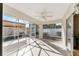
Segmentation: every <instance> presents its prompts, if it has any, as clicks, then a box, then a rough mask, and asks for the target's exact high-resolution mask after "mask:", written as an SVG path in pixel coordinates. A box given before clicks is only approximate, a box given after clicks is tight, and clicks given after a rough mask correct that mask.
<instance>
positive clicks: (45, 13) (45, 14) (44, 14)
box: [35, 9, 53, 20]
mask: <svg viewBox="0 0 79 59" xmlns="http://www.w3.org/2000/svg"><path fill="white" fill-rule="evenodd" d="M51 13H52V12H50V11H47V10H46V9H44V10H43V11H42V12H40V13H39V14H40V15H39V16H35V17H38V18H39V19H44V20H48V18H52V17H53V16H52V15H50V14H51Z"/></svg>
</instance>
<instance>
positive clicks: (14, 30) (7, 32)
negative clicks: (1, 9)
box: [3, 20, 25, 39]
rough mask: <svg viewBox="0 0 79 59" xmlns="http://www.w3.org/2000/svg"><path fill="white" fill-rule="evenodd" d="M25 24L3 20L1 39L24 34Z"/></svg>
mask: <svg viewBox="0 0 79 59" xmlns="http://www.w3.org/2000/svg"><path fill="white" fill-rule="evenodd" d="M24 31H25V24H23V23H17V22H11V21H7V20H3V39H5V38H8V37H17V36H21V35H23V34H25V32H24Z"/></svg>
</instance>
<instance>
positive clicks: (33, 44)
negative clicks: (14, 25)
mask: <svg viewBox="0 0 79 59" xmlns="http://www.w3.org/2000/svg"><path fill="white" fill-rule="evenodd" d="M18 42H19V43H18ZM18 44H19V45H18ZM55 44H56V43H55ZM3 55H4V56H63V54H62V53H61V52H60V51H58V50H56V49H55V48H52V47H51V46H50V45H48V44H46V43H45V42H44V41H42V40H40V39H36V38H22V39H19V41H18V40H17V39H16V40H11V41H6V42H4V43H3Z"/></svg>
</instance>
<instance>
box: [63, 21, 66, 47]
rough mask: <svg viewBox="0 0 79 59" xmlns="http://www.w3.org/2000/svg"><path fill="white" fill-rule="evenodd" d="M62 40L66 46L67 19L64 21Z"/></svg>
mask: <svg viewBox="0 0 79 59" xmlns="http://www.w3.org/2000/svg"><path fill="white" fill-rule="evenodd" d="M62 41H63V45H64V46H65V47H66V20H63V21H62Z"/></svg>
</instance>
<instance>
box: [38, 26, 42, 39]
mask: <svg viewBox="0 0 79 59" xmlns="http://www.w3.org/2000/svg"><path fill="white" fill-rule="evenodd" d="M39 38H40V39H42V38H43V25H39Z"/></svg>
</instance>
